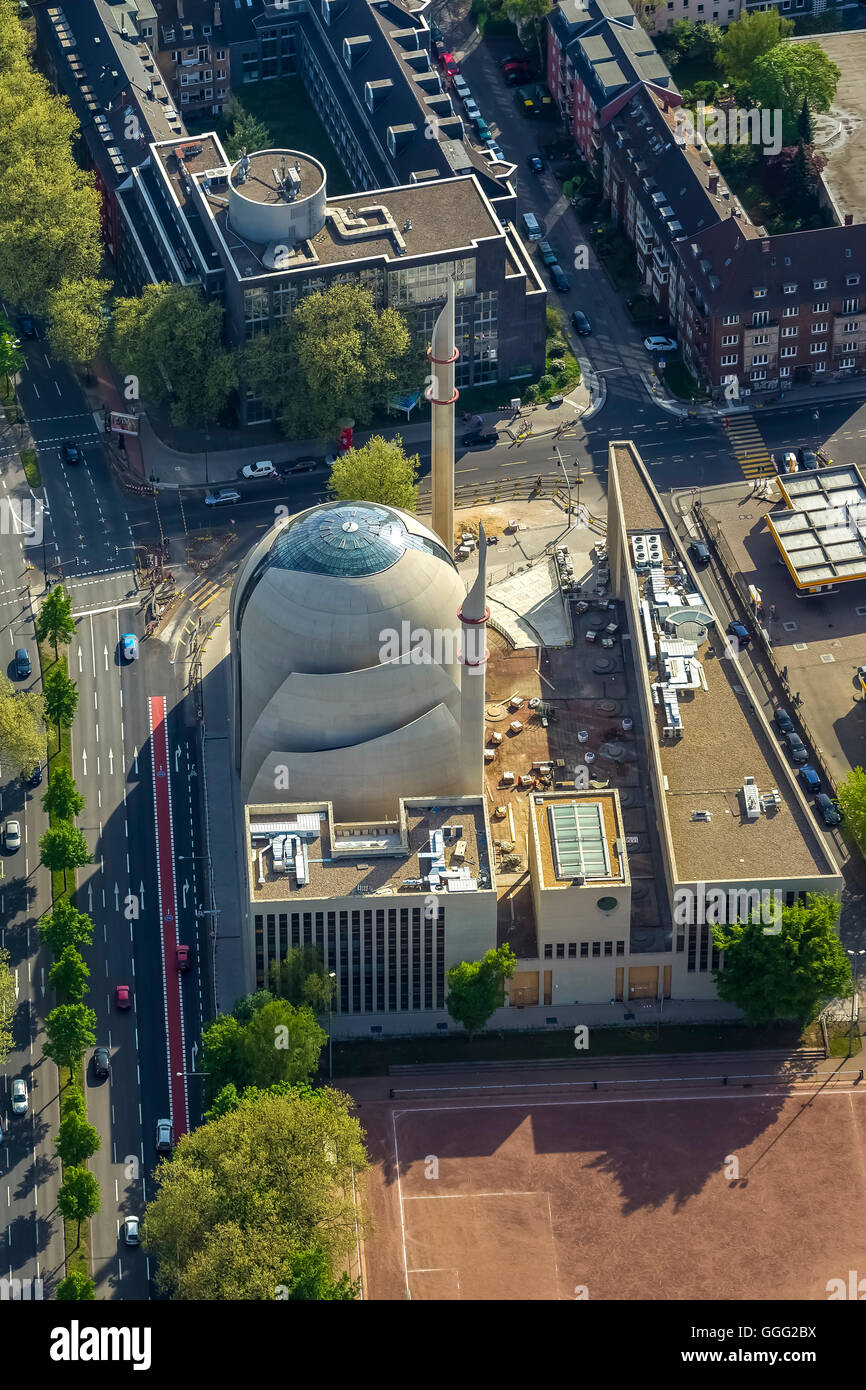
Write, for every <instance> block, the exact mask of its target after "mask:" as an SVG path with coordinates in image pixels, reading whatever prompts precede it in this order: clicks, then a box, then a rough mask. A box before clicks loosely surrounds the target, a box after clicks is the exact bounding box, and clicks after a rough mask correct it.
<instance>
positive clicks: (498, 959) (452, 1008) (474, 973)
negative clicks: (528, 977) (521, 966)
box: [445, 946, 517, 1037]
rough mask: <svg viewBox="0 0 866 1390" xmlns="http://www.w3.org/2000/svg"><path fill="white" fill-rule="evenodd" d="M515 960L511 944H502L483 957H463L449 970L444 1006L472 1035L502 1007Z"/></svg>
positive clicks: (456, 1021)
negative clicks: (466, 958)
mask: <svg viewBox="0 0 866 1390" xmlns="http://www.w3.org/2000/svg"><path fill="white" fill-rule="evenodd" d="M516 964H517V957H516V956H515V954H514V952H513V951H512V949H511V947H510V946H499V947H497V949H496V950H490V951H487V953H486V954H485V955H484V956H483V957H482V958H481V960H474V961H465V960H463V961H460V962H459V963H458V964H457V965H452V967H451V969H450V970H449V971H448V981H447V983H448V993H447V995H446V998H445V1007H446V1008H447V1010H448V1012H449V1014H450V1015H451V1017H452V1018H453V1019H454V1021H455V1023H462V1024H463V1027H464V1028H465V1029H466V1032H467V1033H468V1034H469V1036H470V1037H471V1036H472V1035H473V1034H474V1033H477V1032H478V1031H479V1029H481V1028H483V1027H484V1025H485V1023H486V1022H487V1020H488V1019H489V1018H490V1016H491V1014H493V1013H494V1012H495V1010H496V1009H498V1008H500V1007H501V1005H502V1002H503V1000H504V998H505V981H506V980H510V979H511V977H512V975H513V974H514V967H515V966H516Z"/></svg>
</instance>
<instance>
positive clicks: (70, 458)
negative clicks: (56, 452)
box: [61, 439, 82, 463]
mask: <svg viewBox="0 0 866 1390" xmlns="http://www.w3.org/2000/svg"><path fill="white" fill-rule="evenodd" d="M61 455H62V458H63V462H64V463H80V462H81V459H82V453H81V450H80V449H79V447H78V445H77V444H76V443H74V441H73V440H71V439H65V440H64V441H63V447H62V449H61Z"/></svg>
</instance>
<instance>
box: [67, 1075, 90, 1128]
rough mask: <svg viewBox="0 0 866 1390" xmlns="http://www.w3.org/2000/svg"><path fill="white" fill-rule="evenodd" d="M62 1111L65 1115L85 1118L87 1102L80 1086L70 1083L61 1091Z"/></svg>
mask: <svg viewBox="0 0 866 1390" xmlns="http://www.w3.org/2000/svg"><path fill="white" fill-rule="evenodd" d="M63 1111H64V1114H65V1115H77V1116H78V1117H79V1119H82V1120H86V1119H87V1102H86V1101H85V1099H84V1092H83V1091H82V1089H81V1087H80V1086H76V1085H75V1084H74V1083H70V1084H69V1085H68V1086H67V1087H66V1090H65V1091H64V1093H63Z"/></svg>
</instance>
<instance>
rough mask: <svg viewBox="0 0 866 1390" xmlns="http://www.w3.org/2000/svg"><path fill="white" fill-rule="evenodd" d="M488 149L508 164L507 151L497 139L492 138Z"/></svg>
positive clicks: (503, 162) (502, 162)
mask: <svg viewBox="0 0 866 1390" xmlns="http://www.w3.org/2000/svg"><path fill="white" fill-rule="evenodd" d="M487 149H488V151H489V153H490V154H492V155H493V158H494V159H496V160H498V161H499V163H500V164H507V163H508V156H507V155H506V153H505V151H504V150H503V148H502V146H501V145H497V143H496V141H495V140H491V141H490V144H489V145H488V146H487ZM505 226H506V227H507V226H508V223H507V222H506V223H505Z"/></svg>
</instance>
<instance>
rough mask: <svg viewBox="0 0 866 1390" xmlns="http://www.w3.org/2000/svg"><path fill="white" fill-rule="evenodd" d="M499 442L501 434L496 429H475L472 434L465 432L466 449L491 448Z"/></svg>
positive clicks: (464, 442)
mask: <svg viewBox="0 0 866 1390" xmlns="http://www.w3.org/2000/svg"><path fill="white" fill-rule="evenodd" d="M498 443H499V435H498V434H497V433H496V431H495V430H486V431H485V430H474V431H473V432H472V434H464V436H463V447H464V449H491V448H492V447H493V445H494V444H498Z"/></svg>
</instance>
